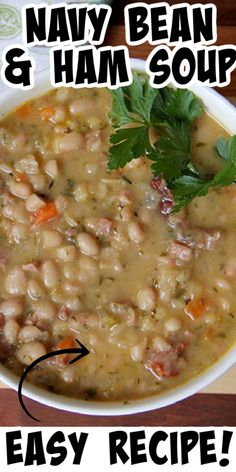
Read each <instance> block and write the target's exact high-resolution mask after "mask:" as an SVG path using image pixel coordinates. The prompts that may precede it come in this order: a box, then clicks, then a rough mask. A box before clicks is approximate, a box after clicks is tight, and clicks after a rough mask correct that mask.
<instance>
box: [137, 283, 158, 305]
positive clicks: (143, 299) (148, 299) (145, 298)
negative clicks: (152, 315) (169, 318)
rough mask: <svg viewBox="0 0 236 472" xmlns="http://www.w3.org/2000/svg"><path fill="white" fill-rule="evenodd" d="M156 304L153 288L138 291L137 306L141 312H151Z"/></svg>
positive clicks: (155, 294)
mask: <svg viewBox="0 0 236 472" xmlns="http://www.w3.org/2000/svg"><path fill="white" fill-rule="evenodd" d="M156 303H157V293H156V290H155V289H154V288H150V287H148V288H144V289H142V290H139V292H138V295H137V304H138V307H139V308H140V309H141V310H153V309H154V308H155V306H156Z"/></svg>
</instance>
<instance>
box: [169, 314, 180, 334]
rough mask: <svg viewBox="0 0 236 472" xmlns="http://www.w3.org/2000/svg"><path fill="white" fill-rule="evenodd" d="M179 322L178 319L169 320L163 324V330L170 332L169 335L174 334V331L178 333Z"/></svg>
mask: <svg viewBox="0 0 236 472" xmlns="http://www.w3.org/2000/svg"><path fill="white" fill-rule="evenodd" d="M181 325H182V323H181V321H180V320H179V319H178V318H175V317H173V318H169V319H168V320H167V321H166V322H165V329H166V331H168V332H170V333H175V332H176V331H179V329H180V328H181Z"/></svg>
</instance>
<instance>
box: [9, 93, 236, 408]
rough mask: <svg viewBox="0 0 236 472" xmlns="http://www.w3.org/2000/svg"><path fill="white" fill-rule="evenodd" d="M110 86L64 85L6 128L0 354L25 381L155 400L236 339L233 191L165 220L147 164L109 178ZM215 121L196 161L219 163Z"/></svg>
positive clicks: (197, 137)
mask: <svg viewBox="0 0 236 472" xmlns="http://www.w3.org/2000/svg"><path fill="white" fill-rule="evenodd" d="M110 107H111V97H110V94H109V92H108V91H106V90H102V89H96V90H92V89H89V90H73V89H58V90H55V91H53V92H50V93H48V94H47V95H45V96H43V97H40V98H38V99H35V100H33V101H31V102H29V103H26V104H25V105H23V106H22V107H21V108H19V109H17V110H16V111H14V112H13V113H11V114H9V115H8V116H7V117H5V119H4V120H2V122H1V124H0V175H1V180H0V185H1V210H0V266H1V273H0V359H1V361H2V362H3V363H4V364H5V365H6V366H7V367H8V368H9V369H11V370H13V371H14V372H16V373H17V374H18V375H21V374H22V373H23V371H24V368H25V367H26V366H27V365H29V364H30V363H31V362H33V361H34V360H35V359H37V358H38V357H39V356H42V355H43V354H46V353H47V352H51V351H53V350H59V349H63V348H71V347H73V346H76V341H75V340H76V338H77V339H79V340H80V341H81V342H82V343H83V344H84V345H85V346H86V347H87V348H88V349H89V351H90V354H89V355H88V356H86V357H85V358H84V359H82V360H81V361H80V362H79V363H77V364H73V365H69V361H70V360H71V357H70V356H66V355H65V356H60V357H55V358H54V359H53V360H50V361H48V362H42V363H41V364H40V365H39V366H38V367H37V369H35V370H33V371H31V374H29V376H28V377H29V380H30V381H31V382H33V383H36V384H38V385H40V386H43V387H45V388H47V389H49V390H51V391H55V392H57V393H64V394H66V395H68V396H73V397H77V398H85V399H88V400H89V399H95V400H105V401H109V400H116V399H122V400H124V401H127V400H129V399H134V398H141V397H145V396H150V395H155V394H157V393H158V392H162V391H164V390H168V389H171V388H173V387H175V386H176V385H180V384H182V383H184V382H186V381H187V380H188V379H189V378H194V377H196V376H198V375H199V374H200V373H201V372H202V371H203V370H204V369H206V368H207V367H209V366H210V365H212V364H213V363H214V362H215V361H216V360H217V359H218V358H219V357H220V356H222V355H223V354H224V353H225V352H226V351H227V349H229V347H230V346H231V345H232V344H233V343H234V341H235V338H236V322H235V316H236V296H235V284H236V282H235V274H236V245H235V238H236V220H235V212H234V208H235V200H236V187H235V185H231V186H230V187H228V188H225V189H221V190H219V191H216V190H214V191H213V190H212V191H210V192H209V194H208V195H207V197H202V198H198V199H195V200H194V201H193V202H192V203H191V204H190V205H189V206H188V207H187V209H186V210H183V211H181V212H179V213H177V214H176V215H173V216H169V217H164V216H163V215H162V214H161V212H160V210H159V203H160V194H159V192H158V191H157V190H156V189H155V188H153V187H155V185H151V181H152V174H151V170H150V164H149V162H148V161H147V160H145V158H139V159H137V160H136V161H132V162H131V163H130V164H128V165H127V166H126V167H125V168H124V169H122V170H121V171H115V172H111V173H109V172H108V171H107V170H106V163H107V152H108V142H109V133H110V129H109V125H108V119H107V113H108V111H109V110H110ZM221 136H227V133H226V131H225V130H224V129H222V128H221V127H220V126H219V125H218V124H217V123H216V122H214V121H213V120H212V119H211V118H210V117H208V116H207V115H204V116H203V117H202V118H201V119H198V120H197V121H196V122H195V124H194V126H193V129H192V154H193V161H194V163H195V164H196V165H197V166H198V167H199V168H201V170H202V171H203V172H204V173H206V174H207V173H214V172H216V171H217V170H218V169H219V167H220V162H219V159H217V158H216V157H215V153H214V146H215V142H216V140H217V139H218V138H219V137H221Z"/></svg>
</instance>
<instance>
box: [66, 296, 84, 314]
mask: <svg viewBox="0 0 236 472" xmlns="http://www.w3.org/2000/svg"><path fill="white" fill-rule="evenodd" d="M65 305H66V307H67V308H68V309H69V310H71V311H78V310H80V309H81V302H80V300H79V298H78V297H70V298H67V299H66V300H65Z"/></svg>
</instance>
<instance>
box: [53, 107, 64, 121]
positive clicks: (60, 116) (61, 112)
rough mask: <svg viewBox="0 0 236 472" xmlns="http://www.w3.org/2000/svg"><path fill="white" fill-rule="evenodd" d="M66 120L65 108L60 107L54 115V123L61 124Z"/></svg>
mask: <svg viewBox="0 0 236 472" xmlns="http://www.w3.org/2000/svg"><path fill="white" fill-rule="evenodd" d="M65 119H66V110H65V107H63V106H58V107H56V108H55V112H54V114H53V121H54V122H55V123H61V122H62V121H65Z"/></svg>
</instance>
